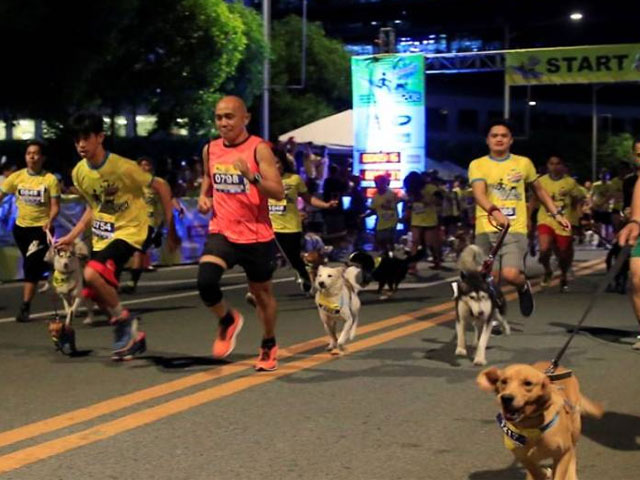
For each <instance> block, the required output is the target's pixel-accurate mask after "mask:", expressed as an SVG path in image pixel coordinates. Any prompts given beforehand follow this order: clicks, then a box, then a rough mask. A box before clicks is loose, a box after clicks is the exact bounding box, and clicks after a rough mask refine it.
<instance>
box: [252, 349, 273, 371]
mask: <svg viewBox="0 0 640 480" xmlns="http://www.w3.org/2000/svg"><path fill="white" fill-rule="evenodd" d="M277 357H278V346H277V345H274V346H273V347H271V348H260V356H259V357H258V361H257V362H256V364H255V365H254V366H253V368H255V369H256V370H257V371H258V372H273V371H274V370H277V369H278V358H277Z"/></svg>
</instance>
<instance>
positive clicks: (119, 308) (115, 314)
mask: <svg viewBox="0 0 640 480" xmlns="http://www.w3.org/2000/svg"><path fill="white" fill-rule="evenodd" d="M123 310H124V308H122V304H121V303H118V305H116V306H115V307H113V308H107V311H108V312H109V315H111V318H117V317H119V316H120V314H121V313H122V311H123Z"/></svg>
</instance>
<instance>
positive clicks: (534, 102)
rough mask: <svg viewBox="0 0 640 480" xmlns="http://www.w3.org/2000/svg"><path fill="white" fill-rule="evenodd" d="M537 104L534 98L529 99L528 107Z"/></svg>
mask: <svg viewBox="0 0 640 480" xmlns="http://www.w3.org/2000/svg"><path fill="white" fill-rule="evenodd" d="M537 104H538V102H536V101H535V100H529V106H530V107H535V106H536V105H537Z"/></svg>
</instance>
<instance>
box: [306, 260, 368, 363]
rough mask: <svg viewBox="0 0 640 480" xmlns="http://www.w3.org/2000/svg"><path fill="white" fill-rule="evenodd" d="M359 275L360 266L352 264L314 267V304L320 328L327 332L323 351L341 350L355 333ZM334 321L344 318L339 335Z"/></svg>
mask: <svg viewBox="0 0 640 480" xmlns="http://www.w3.org/2000/svg"><path fill="white" fill-rule="evenodd" d="M360 275H361V272H360V269H359V268H358V267H354V266H351V267H344V266H341V267H334V268H332V267H327V266H325V265H320V266H319V267H318V274H317V275H316V281H315V287H316V305H317V307H318V313H319V315H320V319H321V320H322V323H323V325H324V329H325V331H326V332H327V334H328V335H329V345H328V346H327V350H328V351H330V352H332V353H336V354H341V353H343V352H344V350H345V344H346V343H347V342H348V341H350V340H353V339H354V337H355V336H356V328H357V326H358V315H359V314H360V299H359V298H358V291H359V290H360V289H361V287H360V284H359V283H358V278H359V276H360ZM338 320H342V321H344V327H343V328H342V332H341V333H340V337H338V334H337V332H338ZM336 349H337V352H336V351H335V350H336Z"/></svg>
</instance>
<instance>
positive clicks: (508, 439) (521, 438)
mask: <svg viewBox="0 0 640 480" xmlns="http://www.w3.org/2000/svg"><path fill="white" fill-rule="evenodd" d="M559 417H560V413H559V412H556V414H555V415H554V416H553V418H552V419H551V420H549V421H548V422H547V423H545V424H544V425H542V426H541V427H538V428H517V427H516V426H514V425H512V424H511V423H509V422H507V421H506V420H505V418H504V416H503V415H502V413H498V415H496V422H497V423H498V426H499V427H500V429H501V430H502V433H504V446H505V447H506V448H507V449H508V450H514V449H515V448H518V447H524V446H525V445H527V442H534V441H536V440H538V439H539V438H540V437H541V436H542V434H543V433H544V432H546V431H547V430H549V429H550V428H551V427H553V426H554V425H555V424H556V422H557V421H558V418H559Z"/></svg>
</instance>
